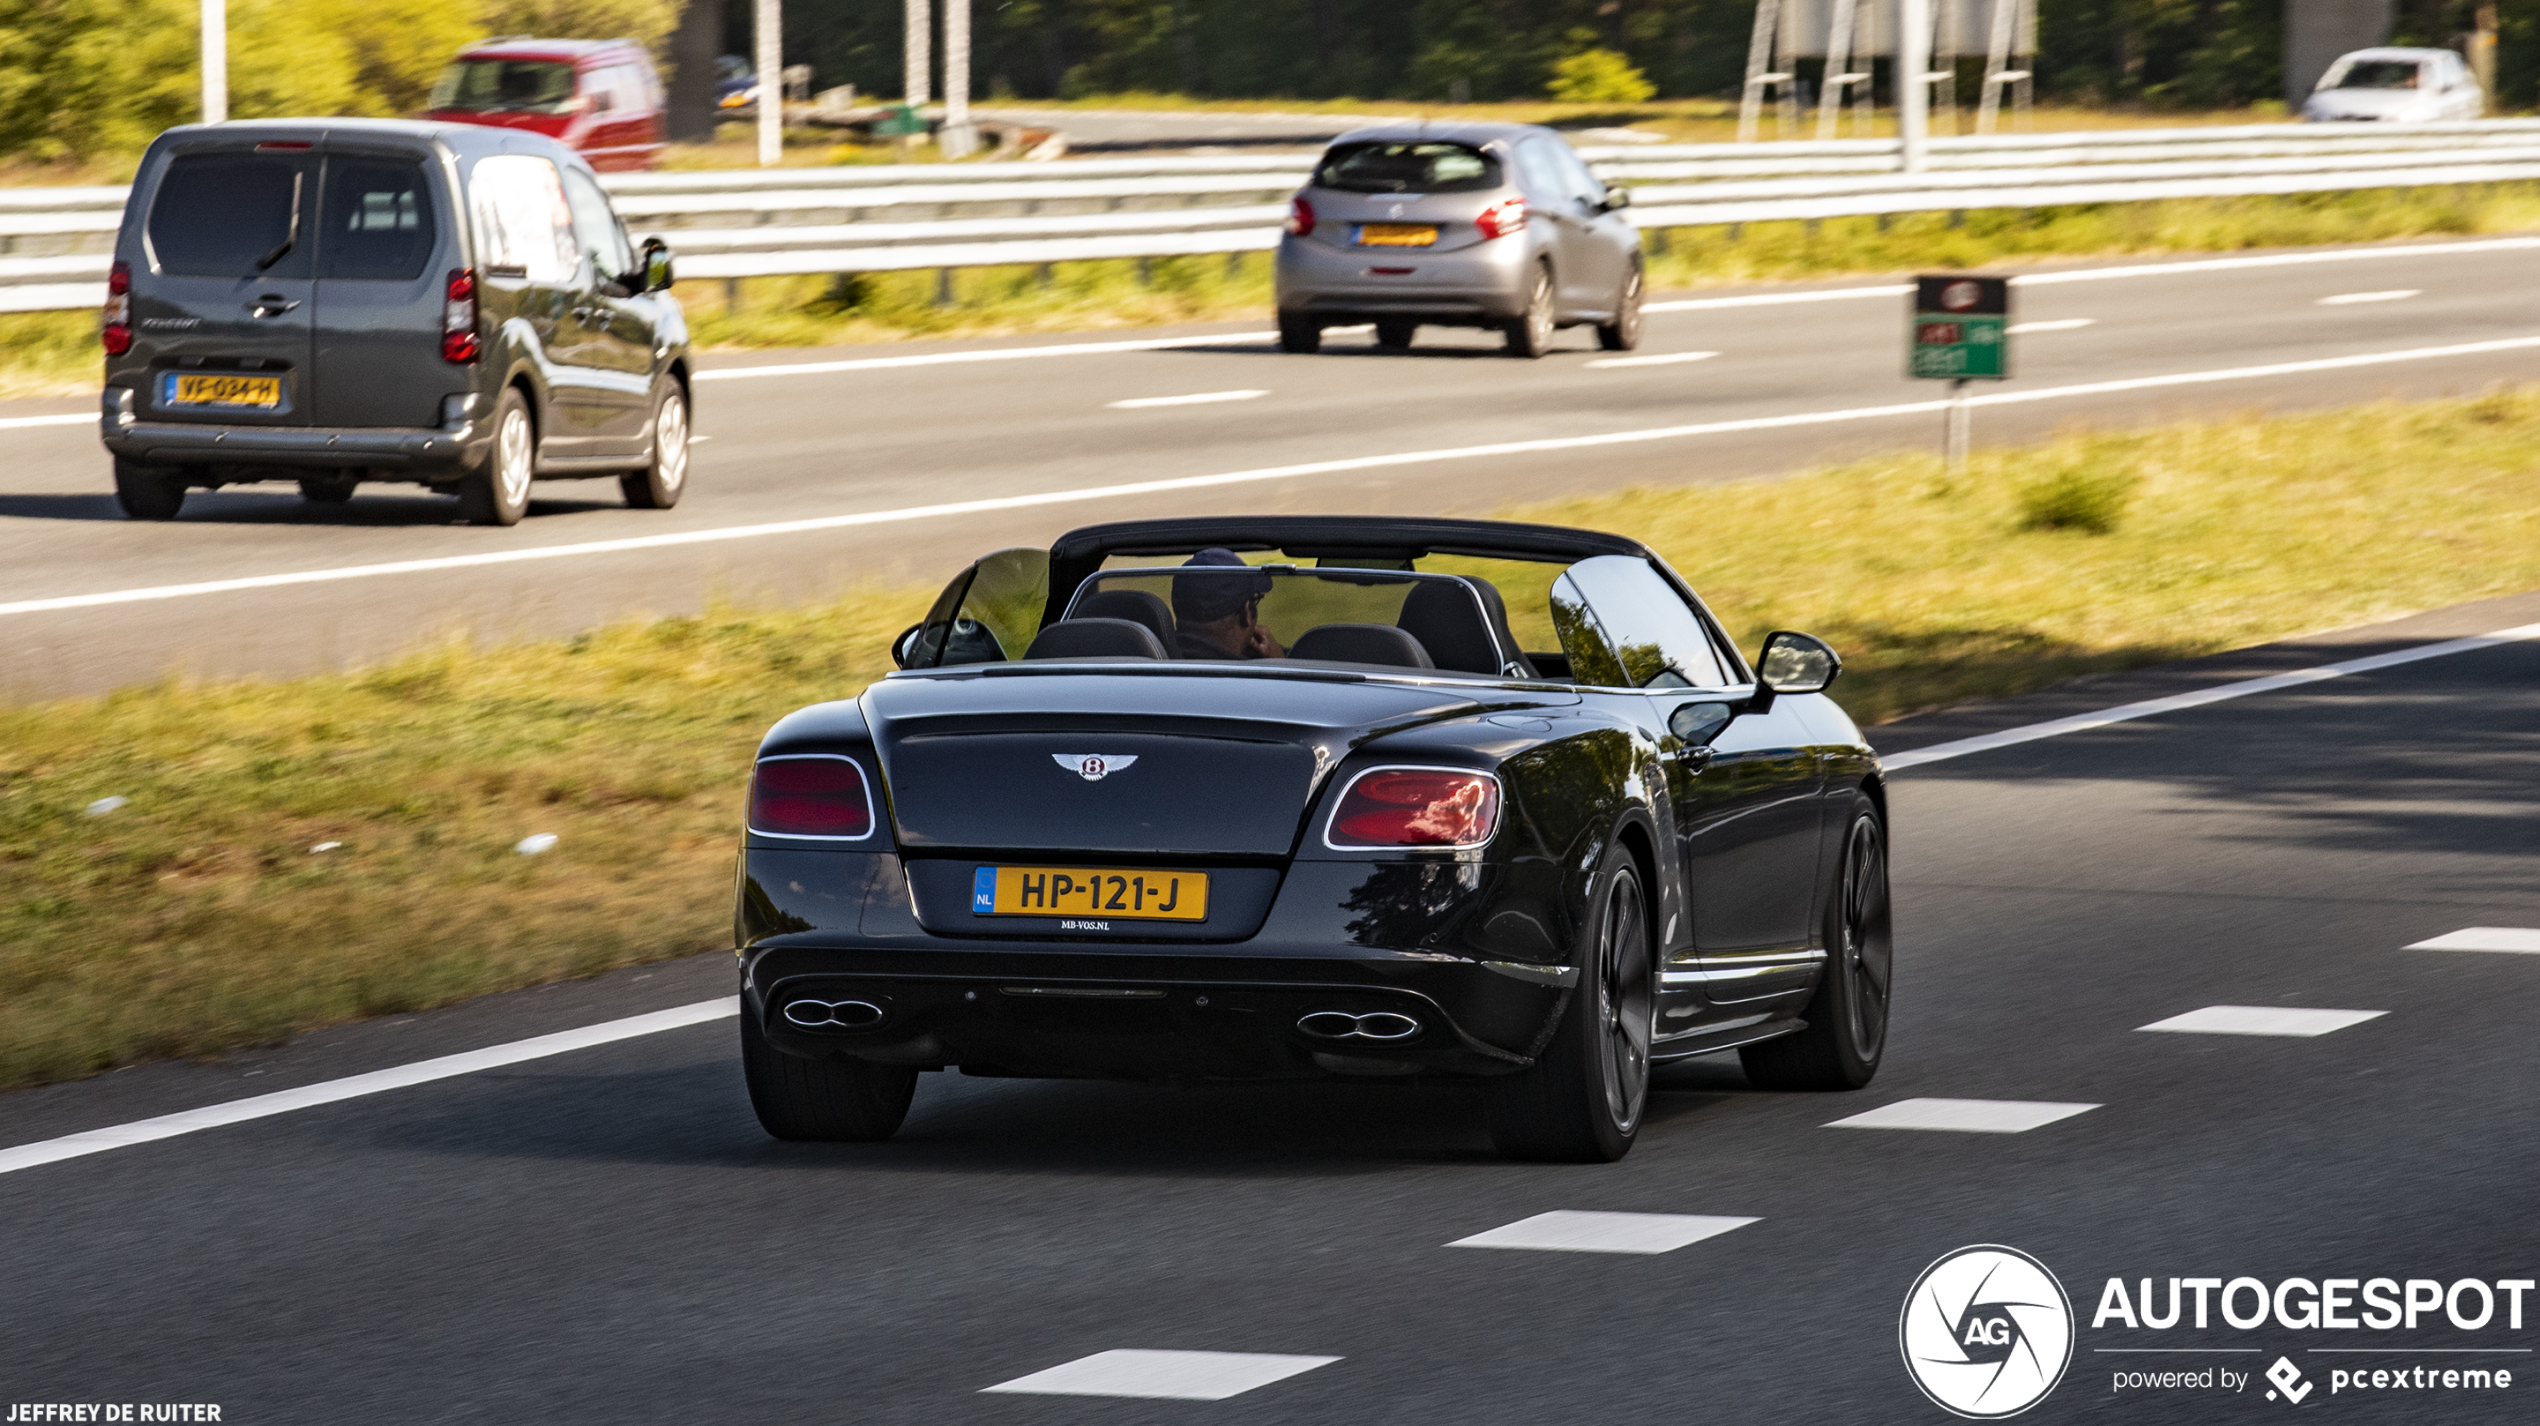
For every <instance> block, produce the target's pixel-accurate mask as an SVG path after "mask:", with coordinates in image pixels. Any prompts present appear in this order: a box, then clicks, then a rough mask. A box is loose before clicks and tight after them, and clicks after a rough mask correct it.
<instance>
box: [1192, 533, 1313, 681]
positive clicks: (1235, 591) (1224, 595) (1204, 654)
mask: <svg viewBox="0 0 2540 1426" xmlns="http://www.w3.org/2000/svg"><path fill="white" fill-rule="evenodd" d="M1182 567H1183V568H1184V569H1208V570H1218V569H1223V570H1226V571H1228V572H1227V573H1224V574H1215V573H1211V574H1186V575H1176V576H1174V579H1173V624H1174V639H1173V643H1174V649H1173V653H1174V656H1175V657H1177V658H1186V659H1277V658H1286V657H1287V655H1288V651H1287V649H1286V647H1285V646H1283V645H1281V644H1280V642H1279V641H1278V640H1277V639H1274V638H1272V637H1271V636H1270V631H1269V630H1267V629H1265V628H1263V627H1261V596H1263V595H1265V594H1267V593H1269V592H1270V583H1271V581H1270V576H1269V575H1267V574H1263V573H1261V572H1260V571H1258V570H1254V569H1253V568H1252V567H1251V566H1249V565H1247V564H1245V563H1244V562H1243V559H1242V557H1241V556H1239V555H1237V554H1236V553H1235V552H1234V551H1233V550H1229V549H1220V548H1216V547H1214V546H1212V547H1211V548H1208V549H1204V550H1201V551H1200V552H1199V553H1198V554H1195V555H1193V556H1191V557H1190V558H1189V559H1187V560H1184V561H1183V562H1182Z"/></svg>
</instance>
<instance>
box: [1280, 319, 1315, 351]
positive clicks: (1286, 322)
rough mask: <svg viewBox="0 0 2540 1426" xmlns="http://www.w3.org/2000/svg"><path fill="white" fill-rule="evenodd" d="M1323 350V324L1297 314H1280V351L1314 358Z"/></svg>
mask: <svg viewBox="0 0 2540 1426" xmlns="http://www.w3.org/2000/svg"><path fill="white" fill-rule="evenodd" d="M1322 349H1323V324H1322V323H1320V322H1317V321H1315V320H1314V319H1313V318H1311V317H1308V316H1305V315H1303V314H1302V313H1297V312H1282V313H1280V314H1279V350H1281V351H1283V352H1293V353H1295V354H1296V355H1298V356H1312V355H1314V354H1315V353H1316V352H1319V351H1321V350H1322Z"/></svg>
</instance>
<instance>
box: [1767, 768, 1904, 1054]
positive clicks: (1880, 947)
mask: <svg viewBox="0 0 2540 1426" xmlns="http://www.w3.org/2000/svg"><path fill="white" fill-rule="evenodd" d="M1828 890H1829V892H1830V893H1831V894H1830V895H1829V896H1828V897H1827V903H1828V904H1827V906H1826V925H1825V935H1826V969H1825V974H1824V976H1823V977H1822V978H1821V979H1819V981H1818V982H1817V993H1816V995H1815V996H1813V997H1812V998H1811V999H1810V1000H1809V1002H1808V1008H1807V1009H1805V1010H1803V1011H1801V1012H1799V1013H1800V1015H1801V1016H1802V1017H1803V1018H1804V1019H1806V1020H1807V1022H1808V1028H1807V1029H1805V1030H1802V1031H1800V1032H1799V1033H1798V1034H1796V1035H1784V1036H1782V1037H1781V1038H1780V1039H1778V1040H1766V1041H1765V1042H1764V1043H1762V1044H1760V1045H1749V1046H1747V1047H1746V1048H1745V1049H1743V1050H1740V1051H1738V1057H1739V1058H1740V1059H1742V1060H1744V1061H1745V1063H1746V1077H1747V1079H1748V1081H1749V1082H1751V1083H1753V1084H1754V1085H1755V1087H1756V1088H1758V1089H1859V1088H1860V1087H1861V1086H1863V1085H1865V1084H1868V1083H1869V1082H1870V1078H1871V1076H1873V1075H1875V1074H1877V1073H1878V1072H1879V1057H1880V1056H1881V1055H1883V1054H1885V1053H1886V1051H1887V1009H1888V997H1889V993H1890V991H1891V989H1892V988H1893V985H1894V981H1895V974H1896V939H1895V935H1894V932H1893V929H1892V926H1891V923H1890V920H1889V917H1888V905H1887V827H1886V824H1885V823H1884V822H1883V821H1881V820H1880V818H1879V812H1878V805H1877V804H1876V803H1874V802H1872V801H1871V800H1870V798H1869V795H1868V794H1867V793H1861V792H1856V793H1854V794H1852V815H1851V817H1850V818H1849V819H1848V821H1847V822H1846V829H1845V832H1844V838H1843V861H1842V864H1841V865H1840V866H1838V867H1837V868H1836V869H1835V881H1834V885H1833V886H1831V887H1830V888H1828Z"/></svg>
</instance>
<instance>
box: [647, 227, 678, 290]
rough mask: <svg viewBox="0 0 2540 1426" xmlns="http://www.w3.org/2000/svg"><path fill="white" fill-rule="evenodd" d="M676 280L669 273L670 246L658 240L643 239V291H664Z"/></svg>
mask: <svg viewBox="0 0 2540 1426" xmlns="http://www.w3.org/2000/svg"><path fill="white" fill-rule="evenodd" d="M676 280H677V279H675V278H674V277H672V275H671V271H670V244H668V243H665V242H663V241H662V240H661V239H659V238H646V239H644V290H645V291H646V292H661V291H666V290H667V289H668V288H669V287H670V284H671V283H672V282H674V281H676Z"/></svg>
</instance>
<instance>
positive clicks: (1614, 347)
mask: <svg viewBox="0 0 2540 1426" xmlns="http://www.w3.org/2000/svg"><path fill="white" fill-rule="evenodd" d="M1641 284H1642V276H1641V270H1640V264H1639V263H1633V264H1632V270H1631V271H1630V272H1629V273H1627V274H1626V275H1625V276H1624V278H1623V290H1622V292H1621V294H1620V295H1618V296H1617V297H1615V299H1614V320H1613V321H1611V322H1599V323H1597V325H1596V344H1597V345H1598V346H1600V347H1603V348H1605V349H1606V350H1607V351H1609V352H1627V351H1630V350H1631V349H1632V348H1634V347H1637V346H1639V345H1640V302H1641Z"/></svg>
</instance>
